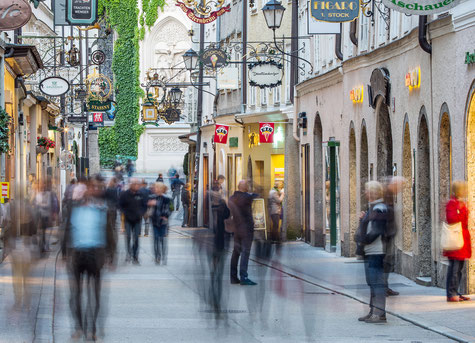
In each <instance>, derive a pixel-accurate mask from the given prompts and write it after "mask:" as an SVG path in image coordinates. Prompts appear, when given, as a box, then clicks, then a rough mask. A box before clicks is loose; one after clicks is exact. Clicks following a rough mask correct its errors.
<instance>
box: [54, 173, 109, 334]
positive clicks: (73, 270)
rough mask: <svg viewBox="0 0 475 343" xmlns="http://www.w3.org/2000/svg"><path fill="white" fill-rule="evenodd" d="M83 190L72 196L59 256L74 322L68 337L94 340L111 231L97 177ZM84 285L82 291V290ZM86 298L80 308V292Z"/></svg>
mask: <svg viewBox="0 0 475 343" xmlns="http://www.w3.org/2000/svg"><path fill="white" fill-rule="evenodd" d="M86 187H87V189H86V190H85V192H82V193H77V192H76V193H75V194H73V204H72V207H71V211H70V212H69V216H68V219H67V225H66V228H65V233H64V238H63V243H62V253H63V258H64V259H67V261H68V267H69V272H70V275H71V277H70V279H71V281H70V283H71V300H70V306H71V312H72V315H73V318H74V322H75V331H74V332H73V335H72V337H73V338H75V339H79V338H80V337H81V336H82V335H84V336H85V337H86V339H92V340H94V341H95V340H96V339H97V320H98V317H99V311H100V308H101V275H102V269H103V267H104V265H105V264H107V263H111V262H112V261H113V259H114V251H115V249H114V244H113V242H114V238H113V227H112V225H110V224H111V221H110V220H109V218H108V216H109V214H108V211H107V206H106V202H105V201H104V198H105V195H104V184H103V180H102V178H101V177H100V176H97V177H95V178H93V179H92V180H89V181H88V182H87V185H86ZM84 283H85V285H86V287H83V284H84ZM83 288H85V294H87V298H88V299H87V306H85V310H84V306H83V301H82V293H83V292H82V291H83Z"/></svg>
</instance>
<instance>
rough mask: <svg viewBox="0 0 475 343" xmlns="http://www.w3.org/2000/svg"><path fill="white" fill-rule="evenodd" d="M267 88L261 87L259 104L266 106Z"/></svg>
mask: <svg viewBox="0 0 475 343" xmlns="http://www.w3.org/2000/svg"><path fill="white" fill-rule="evenodd" d="M267 92H268V91H267V89H266V88H261V106H267Z"/></svg>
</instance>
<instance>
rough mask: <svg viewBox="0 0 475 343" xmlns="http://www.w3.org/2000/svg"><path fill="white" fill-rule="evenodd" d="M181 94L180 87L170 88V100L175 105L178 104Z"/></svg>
mask: <svg viewBox="0 0 475 343" xmlns="http://www.w3.org/2000/svg"><path fill="white" fill-rule="evenodd" d="M182 94H183V92H182V91H181V89H180V88H177V87H174V88H172V89H171V90H170V100H171V102H172V104H173V105H174V106H175V107H177V106H178V105H179V104H180V101H181V96H182Z"/></svg>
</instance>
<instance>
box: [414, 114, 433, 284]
mask: <svg viewBox="0 0 475 343" xmlns="http://www.w3.org/2000/svg"><path fill="white" fill-rule="evenodd" d="M416 169H417V175H416V187H417V190H416V199H417V216H416V217H417V218H416V222H417V236H418V237H417V238H418V260H417V266H418V270H419V273H418V274H419V275H418V276H431V270H432V267H431V264H432V220H431V218H432V216H431V194H430V191H431V189H430V140H429V127H428V125H427V119H426V113H425V108H424V107H423V108H422V109H421V119H420V122H419V134H418V140H417V168H416Z"/></svg>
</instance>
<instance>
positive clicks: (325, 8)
mask: <svg viewBox="0 0 475 343" xmlns="http://www.w3.org/2000/svg"><path fill="white" fill-rule="evenodd" d="M310 6H311V8H310V12H311V15H312V17H313V19H315V20H318V21H324V22H327V23H345V22H348V21H353V20H355V19H356V18H358V16H359V15H360V0H311V1H310Z"/></svg>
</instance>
